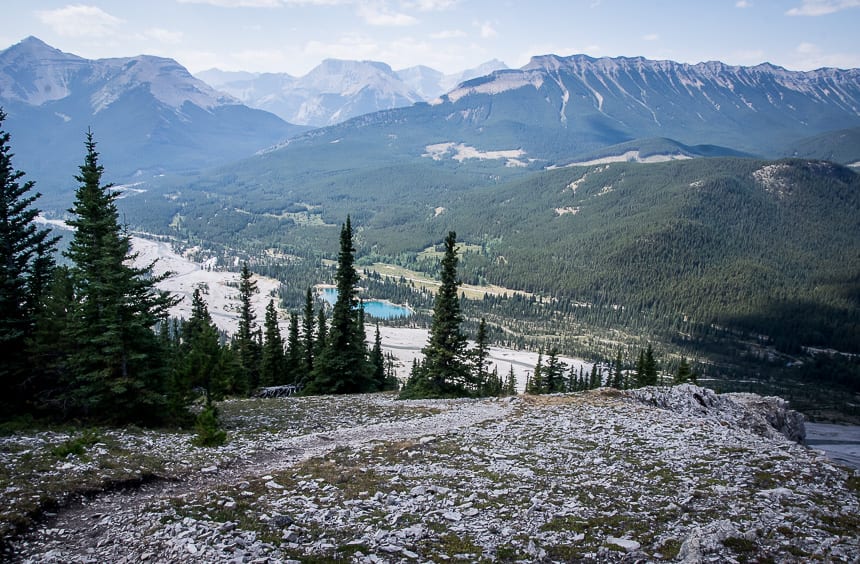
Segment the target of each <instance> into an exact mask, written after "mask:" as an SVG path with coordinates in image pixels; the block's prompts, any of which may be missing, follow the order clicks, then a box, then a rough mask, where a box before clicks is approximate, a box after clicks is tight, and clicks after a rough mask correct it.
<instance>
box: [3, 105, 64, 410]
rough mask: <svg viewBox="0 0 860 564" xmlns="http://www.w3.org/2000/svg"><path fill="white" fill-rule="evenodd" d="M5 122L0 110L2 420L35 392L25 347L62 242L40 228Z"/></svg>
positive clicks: (29, 183)
mask: <svg viewBox="0 0 860 564" xmlns="http://www.w3.org/2000/svg"><path fill="white" fill-rule="evenodd" d="M5 119H6V114H5V112H4V111H3V109H2V108H0V358H2V359H3V361H2V362H0V389H2V390H4V393H3V394H2V398H0V413H2V415H0V417H2V416H5V415H11V414H13V413H14V412H18V411H20V410H22V409H23V408H24V402H25V399H26V398H27V397H28V396H29V395H31V393H32V392H33V390H32V389H29V390H28V389H27V386H26V385H25V383H26V382H27V381H28V380H29V379H30V378H31V376H33V375H32V373H31V370H30V369H31V368H32V365H31V363H30V362H29V360H28V356H29V354H28V352H27V350H26V347H25V345H26V343H27V341H28V339H29V338H30V337H31V336H32V334H33V331H34V323H35V320H36V319H38V315H37V314H38V311H37V310H38V309H39V307H40V305H41V302H42V295H43V293H44V291H45V288H46V286H47V285H48V284H49V281H50V276H51V271H52V269H53V266H54V263H53V252H54V247H55V246H56V242H57V240H58V238H56V237H51V236H50V231H49V230H47V229H39V228H37V227H36V223H35V219H36V216H37V215H38V214H39V210H38V209H36V208H34V207H32V204H33V202H35V201H36V200H37V199H38V198H39V196H40V194H39V193H38V192H36V193H33V194H30V191H31V190H32V189H33V186H34V183H33V182H32V181H26V182H23V183H21V180H22V178H23V176H24V173H23V172H22V171H20V170H14V168H13V166H12V157H13V156H14V155H13V154H12V153H11V147H10V145H9V142H10V139H11V136H10V135H9V133H7V132H6V131H4V130H3V121H4V120H5Z"/></svg>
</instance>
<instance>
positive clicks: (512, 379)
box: [505, 364, 517, 396]
mask: <svg viewBox="0 0 860 564" xmlns="http://www.w3.org/2000/svg"><path fill="white" fill-rule="evenodd" d="M505 395H508V396H515V395H517V377H516V375H515V374H514V365H513V364H511V369H510V371H509V372H508V379H507V380H506V381H505Z"/></svg>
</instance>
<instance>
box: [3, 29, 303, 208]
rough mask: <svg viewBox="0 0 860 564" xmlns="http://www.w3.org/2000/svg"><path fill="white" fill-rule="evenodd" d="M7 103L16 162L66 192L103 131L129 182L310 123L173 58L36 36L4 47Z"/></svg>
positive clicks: (192, 166)
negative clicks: (241, 95) (220, 87)
mask: <svg viewBox="0 0 860 564" xmlns="http://www.w3.org/2000/svg"><path fill="white" fill-rule="evenodd" d="M0 105H2V106H3V108H4V109H5V111H6V113H7V114H8V116H9V117H8V119H7V121H6V123H4V127H6V129H7V130H8V131H9V132H10V133H11V134H12V144H13V145H12V146H13V150H14V152H15V161H14V162H15V166H16V167H18V168H20V169H22V170H24V171H25V172H27V173H28V178H30V179H33V180H36V181H37V182H38V186H39V189H40V190H42V191H43V192H45V193H46V196H47V197H50V196H51V195H52V194H56V193H63V194H65V195H66V196H68V195H69V193H70V192H71V191H72V190H73V189H74V187H75V181H74V178H73V177H74V175H75V174H77V172H78V169H77V166H78V165H79V164H81V162H83V155H84V146H83V142H84V134H85V132H86V131H87V129H88V128H92V129H93V131H94V133H95V138H96V141H97V142H98V144H99V145H98V149H99V151H100V152H101V153H102V157H103V161H104V163H105V165H106V166H107V167H108V170H109V178H110V179H112V180H116V181H121V182H127V181H134V180H135V179H137V180H148V179H149V178H151V177H152V176H154V175H158V174H162V173H168V172H181V171H193V170H198V169H200V168H202V167H207V166H212V165H214V164H217V163H222V162H224V161H227V160H237V159H241V158H243V157H246V156H248V155H251V154H253V153H254V152H256V151H258V150H260V149H263V148H265V147H268V146H270V145H272V144H274V143H277V142H279V141H282V140H284V139H286V138H288V137H290V136H291V135H294V134H296V133H299V132H301V131H303V130H305V129H306V128H303V127H300V126H295V125H292V124H289V123H286V122H284V121H283V120H281V119H280V118H278V117H277V116H274V115H272V114H271V113H268V112H264V111H260V110H256V109H252V108H249V107H247V106H245V105H243V104H242V103H241V102H240V101H239V100H237V99H235V98H233V97H231V96H228V95H225V94H223V93H221V92H218V91H216V90H214V89H213V88H211V87H210V86H209V85H207V84H205V83H204V82H203V81H201V80H199V79H196V78H194V77H193V76H191V74H189V73H188V71H187V70H186V69H185V68H184V67H182V66H181V65H179V64H178V63H177V62H176V61H174V60H172V59H164V58H159V57H150V56H139V57H130V58H117V59H100V60H88V59H84V58H81V57H78V56H75V55H72V54H68V53H63V52H62V51H59V50H57V49H54V48H53V47H50V46H49V45H46V44H45V43H44V42H42V41H40V40H39V39H37V38H35V37H28V38H26V39H24V40H23V41H21V42H20V43H18V44H16V45H13V46H11V47H9V48H8V49H5V50H3V51H0Z"/></svg>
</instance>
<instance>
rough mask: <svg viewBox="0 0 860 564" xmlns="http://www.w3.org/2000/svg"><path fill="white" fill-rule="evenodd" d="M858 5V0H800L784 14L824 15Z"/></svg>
mask: <svg viewBox="0 0 860 564" xmlns="http://www.w3.org/2000/svg"><path fill="white" fill-rule="evenodd" d="M858 6H860V0H801V4H800V6H799V7H797V8H792V9H790V10H789V11H787V12H786V15H788V16H824V15H827V14H832V13H834V12H839V11H842V10H847V9H849V8H857V7H858Z"/></svg>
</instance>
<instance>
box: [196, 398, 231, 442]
mask: <svg viewBox="0 0 860 564" xmlns="http://www.w3.org/2000/svg"><path fill="white" fill-rule="evenodd" d="M194 430H195V431H196V432H197V436H196V437H195V438H194V441H192V442H193V443H194V444H195V445H197V446H201V447H216V446H221V445H223V444H224V443H226V442H227V433H226V431H224V430H223V429H222V428H221V423H220V422H219V421H218V410H217V409H216V408H215V407H214V406H206V407H204V408H203V411H201V412H200V415H198V416H197V421H196V423H195V424H194Z"/></svg>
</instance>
